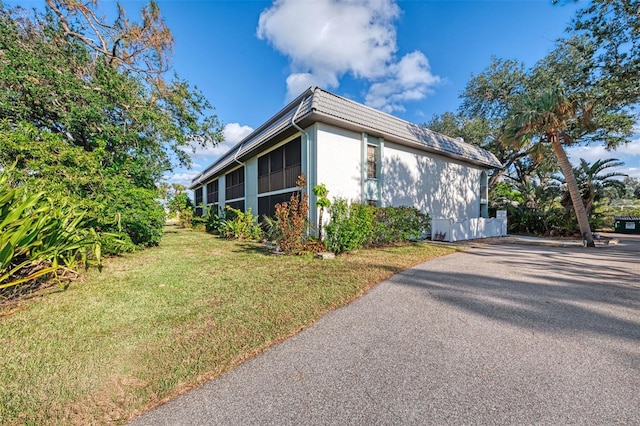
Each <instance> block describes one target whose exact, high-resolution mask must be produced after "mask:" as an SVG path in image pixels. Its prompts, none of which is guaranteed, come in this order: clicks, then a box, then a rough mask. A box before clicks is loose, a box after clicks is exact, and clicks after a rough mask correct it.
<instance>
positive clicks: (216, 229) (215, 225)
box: [204, 206, 224, 234]
mask: <svg viewBox="0 0 640 426" xmlns="http://www.w3.org/2000/svg"><path fill="white" fill-rule="evenodd" d="M217 210H218V209H217V208H215V207H213V206H212V207H210V208H209V210H208V212H207V215H206V216H204V218H205V224H204V227H205V230H206V231H207V232H211V233H213V234H219V233H220V226H221V225H222V221H223V220H224V217H220V215H218V212H217Z"/></svg>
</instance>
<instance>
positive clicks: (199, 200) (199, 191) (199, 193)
mask: <svg viewBox="0 0 640 426" xmlns="http://www.w3.org/2000/svg"><path fill="white" fill-rule="evenodd" d="M194 195H195V197H194V198H195V199H194V201H195V203H194V204H195V205H196V212H195V214H196V216H202V215H203V214H204V212H203V211H202V207H200V205H202V187H200V188H196V190H195V191H194Z"/></svg>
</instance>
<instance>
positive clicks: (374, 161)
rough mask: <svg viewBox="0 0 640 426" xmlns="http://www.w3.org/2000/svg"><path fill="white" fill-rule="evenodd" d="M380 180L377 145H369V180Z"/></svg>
mask: <svg viewBox="0 0 640 426" xmlns="http://www.w3.org/2000/svg"><path fill="white" fill-rule="evenodd" d="M377 178H378V149H377V147H376V146H375V145H367V179H377Z"/></svg>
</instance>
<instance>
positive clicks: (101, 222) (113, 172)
mask: <svg viewBox="0 0 640 426" xmlns="http://www.w3.org/2000/svg"><path fill="white" fill-rule="evenodd" d="M99 16H101V15H100V13H99V5H98V2H97V0H90V1H86V2H78V1H75V0H47V2H46V8H45V10H44V11H37V10H26V9H23V8H20V7H7V6H6V5H4V4H2V3H1V2H0V143H1V144H2V150H1V151H0V167H7V166H9V165H11V164H14V163H15V164H16V168H15V172H14V173H15V175H16V176H15V177H16V179H14V180H15V181H17V182H22V184H25V185H30V186H31V185H32V186H33V187H34V188H35V187H37V188H40V189H42V190H45V191H47V192H48V193H50V194H58V195H60V196H65V197H71V198H73V199H75V200H76V201H77V202H78V203H79V204H81V205H82V206H83V207H84V208H85V209H87V210H89V211H90V216H91V217H93V220H94V224H95V226H96V227H97V228H98V229H103V230H115V231H120V232H123V233H124V234H126V235H127V236H128V237H129V238H130V239H131V241H132V242H133V243H134V244H137V245H149V244H155V243H157V241H158V238H159V235H160V233H161V229H162V225H163V213H162V208H161V206H160V205H159V204H158V202H157V201H156V199H157V198H159V197H158V191H157V184H158V183H159V181H160V179H161V178H162V176H163V174H164V173H165V172H167V171H170V170H172V168H173V167H174V166H176V165H189V164H190V158H189V156H188V155H187V153H186V152H185V148H188V147H189V146H191V145H193V144H216V143H218V141H220V140H221V138H222V126H221V124H220V122H219V121H218V119H217V117H216V116H215V114H213V111H212V106H211V105H210V103H209V102H208V101H207V99H205V98H204V96H203V95H202V93H200V92H199V91H198V90H197V89H196V88H193V87H191V86H190V85H189V83H188V82H186V81H184V80H182V79H180V78H179V77H178V76H177V75H175V74H174V75H170V74H169V72H168V71H169V69H170V55H171V51H172V48H173V38H172V36H171V33H170V31H169V29H168V28H167V27H166V25H165V23H164V21H163V19H162V16H161V14H160V10H159V8H158V6H157V4H156V3H155V2H153V1H152V2H150V3H148V4H147V5H145V6H144V7H143V8H142V11H141V20H140V21H133V20H130V18H128V17H127V15H126V13H125V11H124V9H123V8H122V7H121V6H119V5H118V11H117V15H116V17H115V19H114V20H113V21H112V22H107V21H105V20H104V19H103V18H99Z"/></svg>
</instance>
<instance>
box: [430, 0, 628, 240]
mask: <svg viewBox="0 0 640 426" xmlns="http://www.w3.org/2000/svg"><path fill="white" fill-rule="evenodd" d="M639 17H640V3H638V2H636V1H629V0H624V1H619V2H609V1H606V0H594V1H592V2H591V3H590V4H588V5H587V6H586V7H585V8H583V9H582V10H581V11H579V12H578V14H577V16H576V18H575V19H574V21H573V22H572V24H571V27H570V28H569V29H568V34H567V36H566V37H565V38H564V39H561V40H558V41H557V42H556V46H555V49H554V50H553V51H551V52H550V53H549V54H548V55H547V56H546V57H544V58H542V59H541V60H540V61H538V62H537V63H536V64H535V66H533V67H531V68H529V69H527V68H525V67H524V65H523V64H521V63H519V62H518V61H515V60H505V59H499V58H493V59H492V63H491V64H490V65H489V66H488V67H487V68H486V69H485V70H484V71H483V72H481V73H479V74H477V75H474V76H472V78H471V80H470V81H469V83H468V84H467V86H466V88H465V90H464V91H463V93H462V94H461V100H462V103H461V106H460V108H459V110H458V112H457V113H451V112H448V113H444V114H442V115H436V116H434V117H433V119H432V120H431V121H430V122H428V123H425V125H426V126H428V127H430V128H432V129H433V130H436V131H441V132H443V133H446V134H449V135H451V136H461V137H463V138H465V139H466V140H467V141H468V142H471V143H475V144H478V145H480V146H482V147H484V148H486V149H488V150H490V151H492V152H493V153H494V154H495V155H496V156H497V157H498V159H499V160H500V161H501V162H502V163H503V164H504V166H505V167H504V169H503V170H499V171H497V172H496V173H495V174H494V175H493V176H492V179H491V181H490V186H491V187H492V188H495V187H496V185H497V184H498V183H499V182H501V181H503V180H504V179H505V178H506V180H507V181H508V182H511V183H513V184H515V185H516V187H518V188H519V190H524V189H525V187H527V186H529V184H530V183H531V179H530V176H536V178H537V179H538V180H539V177H540V176H541V172H542V173H544V174H546V175H548V176H553V174H554V173H555V172H557V171H558V169H559V168H561V169H562V172H563V175H564V179H563V181H564V182H565V183H566V184H567V186H568V189H569V193H571V199H572V200H573V204H574V208H575V209H576V216H577V218H578V222H579V223H580V228H581V232H582V233H583V234H585V235H588V236H590V229H589V225H588V221H587V215H586V210H585V209H584V204H583V202H582V200H581V197H580V193H579V190H578V186H577V184H576V180H575V176H573V174H574V169H573V167H571V165H570V163H569V162H568V159H567V158H566V153H565V152H564V150H565V149H566V147H569V146H575V145H584V144H602V145H604V147H605V148H607V149H615V148H616V147H618V146H620V145H621V144H624V143H627V142H629V141H630V136H631V135H632V132H633V125H634V123H635V122H636V120H637V118H638V117H637V115H636V114H635V110H636V108H637V104H638V101H639V100H640V90H639V88H640V19H639ZM503 189H504V188H502V189H501V191H502V192H504V190H503ZM532 193H533V192H532ZM588 240H589V243H590V244H591V243H592V241H591V238H590V237H588Z"/></svg>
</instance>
